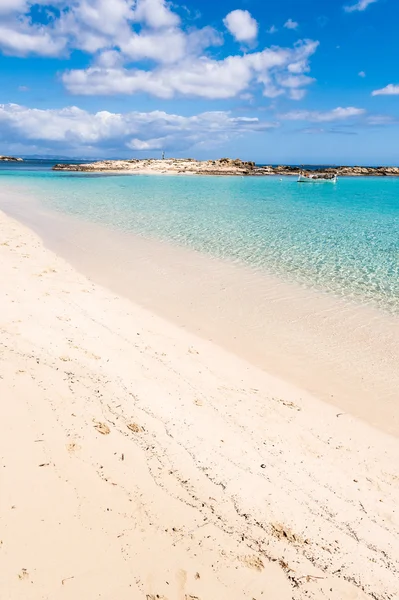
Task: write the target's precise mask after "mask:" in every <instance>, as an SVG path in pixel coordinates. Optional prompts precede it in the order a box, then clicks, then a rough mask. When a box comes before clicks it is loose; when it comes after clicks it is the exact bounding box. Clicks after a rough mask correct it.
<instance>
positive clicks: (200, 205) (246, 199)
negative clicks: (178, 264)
mask: <svg viewBox="0 0 399 600" xmlns="http://www.w3.org/2000/svg"><path fill="white" fill-rule="evenodd" d="M52 164H54V162H45V161H26V162H24V163H21V164H18V165H15V163H0V186H1V185H2V184H11V183H14V182H15V183H16V184H17V185H18V186H19V187H21V186H26V188H27V189H30V190H31V191H32V193H33V194H34V195H35V196H36V197H37V198H38V199H40V200H41V201H42V202H43V203H44V204H45V205H46V207H47V208H49V209H52V210H55V211H57V212H60V213H68V214H72V215H74V216H77V217H80V218H82V219H85V220H87V221H90V222H95V223H100V224H102V225H106V226H108V227H112V228H113V229H116V230H122V231H124V232H134V233H138V234H141V235H144V236H146V237H155V238H158V239H162V240H169V241H171V242H173V243H175V244H180V245H182V246H188V247H190V248H192V249H195V250H198V251H200V252H203V253H207V254H210V255H213V256H217V257H221V258H228V259H230V260H233V261H237V262H239V263H242V264H246V265H250V266H251V267H254V268H256V269H258V270H267V271H268V272H271V273H273V274H277V275H279V276H282V277H284V278H285V279H288V280H295V281H298V282H300V283H302V284H305V285H308V286H310V287H315V288H319V289H322V290H324V291H327V292H330V293H334V294H338V295H342V296H345V297H347V298H348V297H350V298H354V299H356V300H357V301H360V302H364V303H372V304H376V305H378V306H380V307H382V308H384V309H388V310H390V311H392V312H396V313H399V178H347V179H345V178H341V179H339V181H338V182H337V183H336V184H331V183H320V184H298V183H297V182H296V178H290V177H285V178H283V179H282V180H280V179H279V178H277V177H265V178H251V177H249V178H240V177H203V176H187V177H182V176H144V175H141V176H110V175H93V174H89V175H87V174H78V173H75V174H74V173H57V172H52V171H51V170H50V167H51V165H52Z"/></svg>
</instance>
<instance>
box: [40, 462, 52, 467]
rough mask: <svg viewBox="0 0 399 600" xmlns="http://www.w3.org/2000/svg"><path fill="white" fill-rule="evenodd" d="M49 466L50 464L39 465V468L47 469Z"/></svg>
mask: <svg viewBox="0 0 399 600" xmlns="http://www.w3.org/2000/svg"><path fill="white" fill-rule="evenodd" d="M49 465H50V463H42V464H41V465H39V467H48V466H49Z"/></svg>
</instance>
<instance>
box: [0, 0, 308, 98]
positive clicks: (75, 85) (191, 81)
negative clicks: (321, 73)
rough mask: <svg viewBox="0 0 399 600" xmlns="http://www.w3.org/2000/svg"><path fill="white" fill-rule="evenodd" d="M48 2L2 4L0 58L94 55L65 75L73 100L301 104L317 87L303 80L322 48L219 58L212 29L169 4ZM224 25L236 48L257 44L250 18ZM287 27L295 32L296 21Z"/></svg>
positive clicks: (303, 46) (238, 13)
mask: <svg viewBox="0 0 399 600" xmlns="http://www.w3.org/2000/svg"><path fill="white" fill-rule="evenodd" d="M47 1H48V0H12V2H11V0H0V6H1V7H2V9H3V13H4V17H3V16H2V18H1V21H0V50H3V52H5V53H7V54H14V55H18V56H26V55H29V54H36V55H41V56H51V57H61V56H62V57H65V56H68V54H69V53H70V52H72V51H73V50H75V49H78V50H81V51H83V52H85V53H88V54H91V55H93V57H92V59H91V61H90V63H89V65H88V67H87V68H82V69H75V70H70V71H66V72H64V73H62V74H61V80H62V81H63V82H64V84H65V86H66V87H67V88H68V90H69V91H71V92H72V93H74V94H84V95H92V94H135V93H147V94H151V95H154V96H157V97H160V98H172V97H173V96H175V95H188V96H197V97H202V98H215V99H218V98H219V99H223V98H233V97H236V96H238V95H240V94H242V93H244V92H246V93H252V92H253V88H256V87H258V88H260V89H261V91H262V92H263V94H264V95H265V96H266V97H276V96H278V95H283V94H285V95H286V96H287V97H289V98H292V99H299V98H302V97H303V96H304V94H305V88H306V86H307V85H308V84H309V83H311V81H312V80H311V79H310V78H309V77H305V76H304V74H305V73H307V72H308V71H309V59H310V57H311V56H312V54H314V52H315V51H316V49H317V46H318V42H314V41H312V40H304V41H299V42H297V43H296V44H295V45H294V46H293V47H291V48H280V47H277V46H273V47H271V48H265V49H264V50H262V51H258V52H255V51H252V52H250V51H246V52H243V51H241V52H240V53H238V54H237V55H231V56H227V57H225V58H219V57H218V56H217V55H215V53H214V52H213V48H215V47H218V46H220V45H222V44H223V37H222V35H221V33H220V32H218V31H217V30H215V29H214V28H213V27H210V26H205V27H203V28H201V29H198V28H194V27H187V26H186V25H185V24H184V23H182V22H181V19H180V17H179V16H178V15H177V13H176V10H175V5H173V4H172V3H168V2H167V0H112V2H110V0H52V4H51V5H49V4H48V3H47ZM13 2H15V3H17V4H18V6H19V8H20V11H19V12H18V11H17V12H15V11H14V4H13ZM33 5H35V12H36V11H41V17H40V23H37V22H34V21H33V20H32V13H31V12H30V9H31V7H32V6H33ZM224 23H225V25H226V27H227V28H228V29H229V31H230V32H231V33H232V35H234V37H235V39H236V40H237V41H240V42H248V43H249V42H253V41H254V40H255V39H256V36H257V32H258V24H257V22H256V21H255V19H254V18H253V17H252V16H251V15H250V13H249V12H248V11H245V10H234V11H232V12H230V13H229V14H228V15H227V16H226V18H225V20H224ZM287 23H289V25H287V26H288V27H293V26H296V24H295V23H294V22H293V21H292V20H291V19H290V20H289V21H288V22H287ZM144 61H146V62H144ZM148 61H150V64H148ZM143 62H144V65H145V66H143ZM290 82H292V83H290ZM299 82H302V83H299Z"/></svg>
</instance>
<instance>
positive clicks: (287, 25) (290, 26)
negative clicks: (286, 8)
mask: <svg viewBox="0 0 399 600" xmlns="http://www.w3.org/2000/svg"><path fill="white" fill-rule="evenodd" d="M298 26H299V23H297V22H296V21H293V20H292V19H288V21H286V22H285V23H284V27H285V28H286V29H297V28H298Z"/></svg>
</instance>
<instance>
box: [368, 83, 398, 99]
mask: <svg viewBox="0 0 399 600" xmlns="http://www.w3.org/2000/svg"><path fill="white" fill-rule="evenodd" d="M371 95H372V96H399V84H397V85H395V84H394V83H390V84H389V85H387V86H386V87H384V88H381V89H380V90H374V91H373V92H372V93H371Z"/></svg>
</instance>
